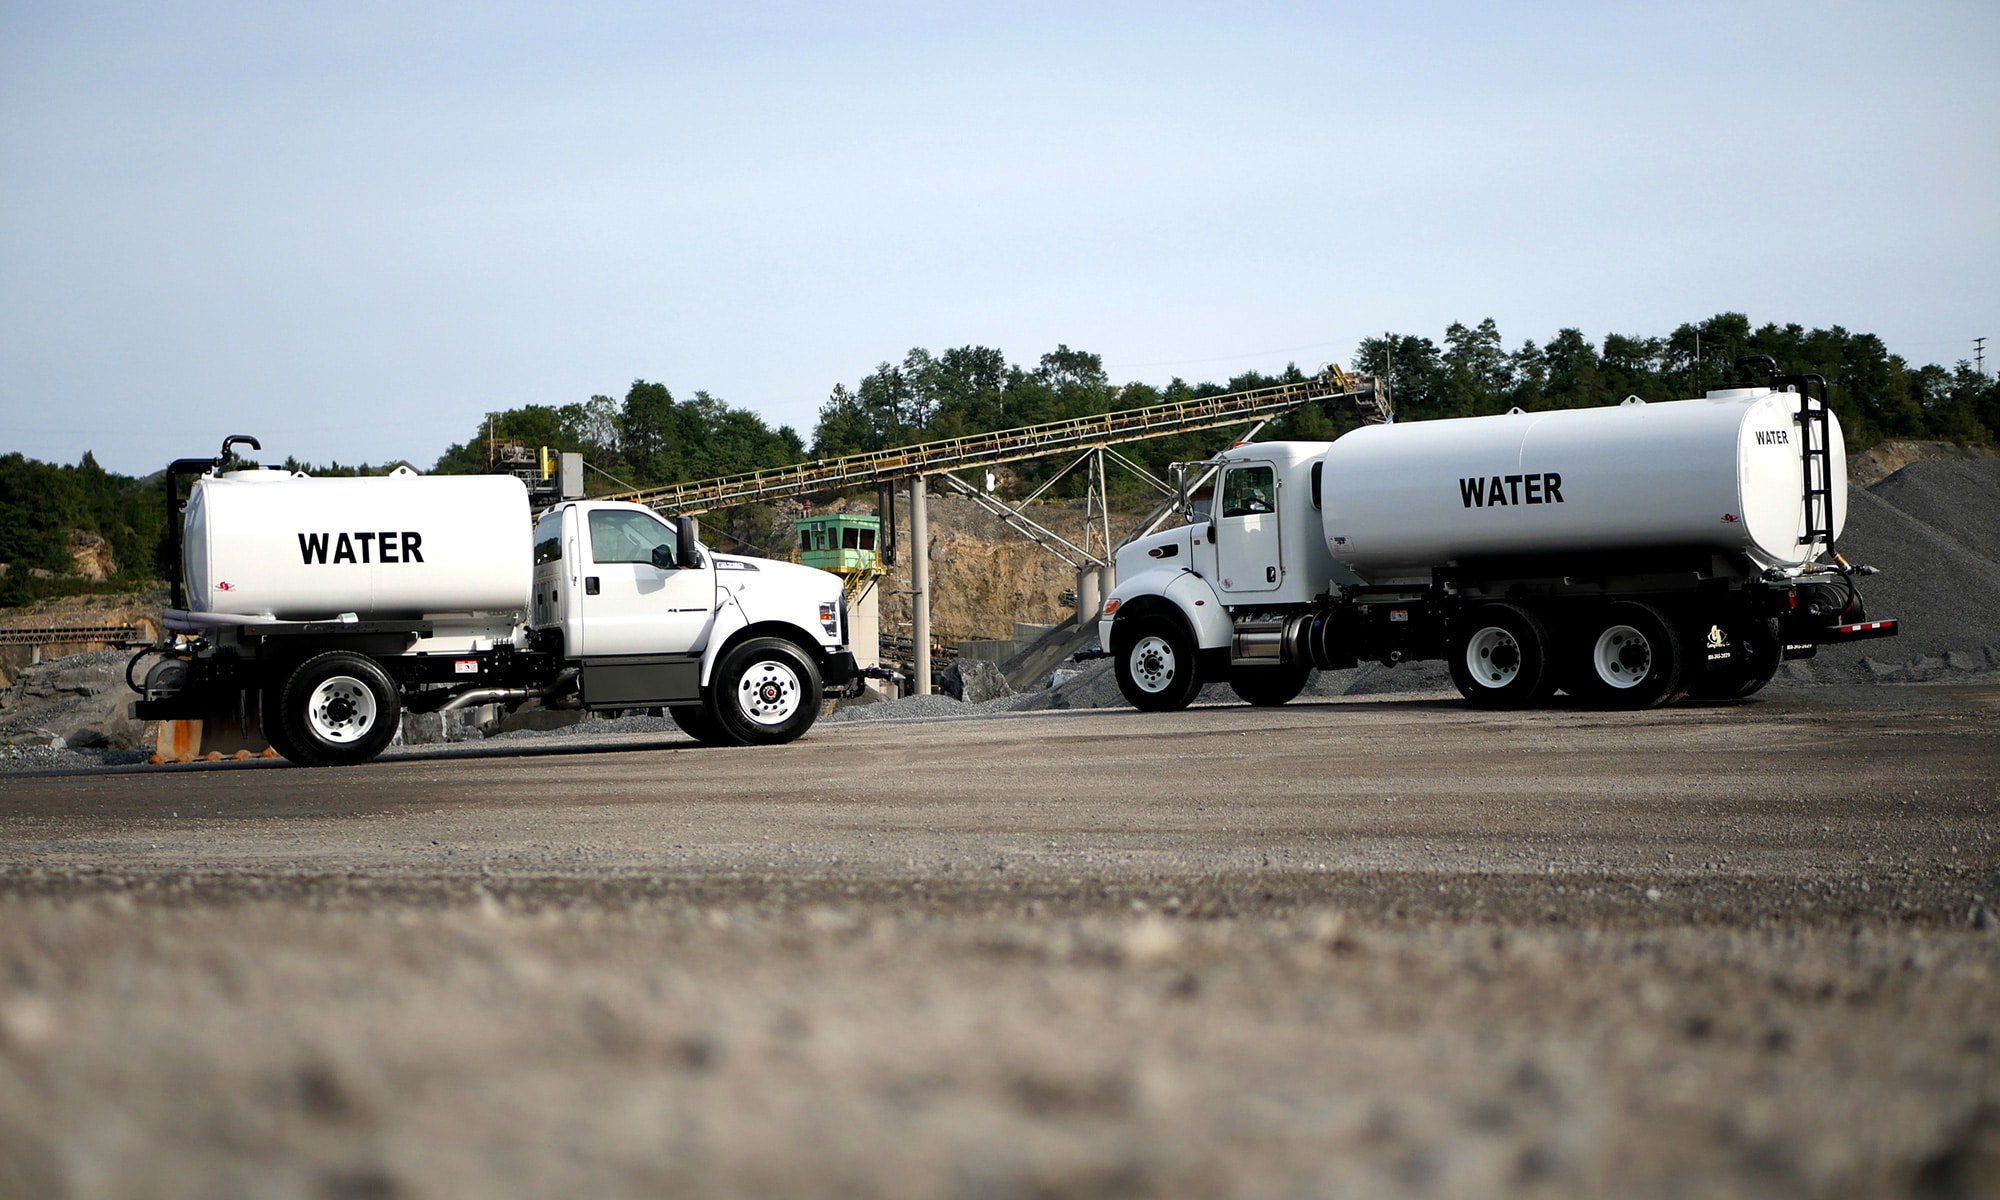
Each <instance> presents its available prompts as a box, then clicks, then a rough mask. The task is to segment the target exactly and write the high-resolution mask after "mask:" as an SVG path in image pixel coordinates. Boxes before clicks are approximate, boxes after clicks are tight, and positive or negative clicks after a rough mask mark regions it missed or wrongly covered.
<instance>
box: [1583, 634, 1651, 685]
mask: <svg viewBox="0 0 2000 1200" xmlns="http://www.w3.org/2000/svg"><path fill="white" fill-rule="evenodd" d="M1590 662H1591V665H1592V666H1593V667H1595V668H1596V669H1597V678H1598V679H1599V680H1600V681H1601V682H1603V684H1604V685H1605V686H1606V687H1614V688H1620V689H1623V688H1631V687H1638V686H1639V684H1640V683H1642V682H1643V681H1644V680H1645V678H1646V676H1647V675H1649V674H1651V673H1652V670H1653V643H1652V642H1650V641H1648V640H1647V638H1646V635H1645V634H1643V633H1641V632H1639V631H1638V630H1637V629H1634V628H1632V627H1631V626H1630V625H1613V626H1611V627H1610V628H1609V629H1606V630H1605V631H1604V632H1603V633H1600V634H1598V635H1597V644H1596V645H1595V646H1593V647H1591V651H1590Z"/></svg>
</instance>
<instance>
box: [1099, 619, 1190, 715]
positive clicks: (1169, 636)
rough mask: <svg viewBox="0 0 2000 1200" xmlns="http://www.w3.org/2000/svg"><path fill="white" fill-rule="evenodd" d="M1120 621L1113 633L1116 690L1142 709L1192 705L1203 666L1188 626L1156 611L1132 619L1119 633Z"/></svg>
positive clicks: (1114, 626)
mask: <svg viewBox="0 0 2000 1200" xmlns="http://www.w3.org/2000/svg"><path fill="white" fill-rule="evenodd" d="M1127 619H1130V618H1127ZM1124 623H1125V622H1124V621H1123V620H1121V621H1119V622H1118V624H1117V625H1113V626H1112V633H1113V643H1114V645H1115V646H1116V647H1117V648H1116V649H1115V650H1114V651H1113V657H1114V659H1115V660H1116V663H1117V666H1116V670H1117V673H1118V690H1119V692H1120V693H1122V694H1123V695H1124V697H1125V701H1126V703H1128V704H1130V705H1131V706H1132V707H1133V708H1136V709H1138V710H1139V711H1141V712H1175V711H1177V710H1179V709H1183V708H1186V707H1187V706H1188V705H1190V704H1193V703H1194V698H1195V696H1197V695H1198V694H1200V692H1201V668H1200V666H1199V665H1198V664H1197V663H1196V662H1195V644H1194V636H1193V635H1192V634H1190V633H1189V632H1188V631H1187V627H1186V626H1184V625H1182V624H1181V623H1180V622H1179V621H1178V620H1175V619H1174V618H1173V617H1169V616H1166V615H1164V614H1156V615H1153V616H1145V617H1140V618H1138V619H1137V620H1136V621H1133V622H1132V628H1131V630H1130V631H1129V632H1128V633H1126V634H1124V635H1123V636H1120V635H1119V632H1118V629H1119V626H1120V625H1123V624H1124Z"/></svg>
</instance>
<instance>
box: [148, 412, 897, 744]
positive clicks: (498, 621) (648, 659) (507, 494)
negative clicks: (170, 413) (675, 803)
mask: <svg viewBox="0 0 2000 1200" xmlns="http://www.w3.org/2000/svg"><path fill="white" fill-rule="evenodd" d="M239 445H247V446H248V447H250V448H251V449H253V450H254V449H260V448H261V447H259V445H258V443H257V441H256V440H255V439H254V438H248V437H240V436H239V437H232V438H230V439H228V440H226V441H225V442H224V443H223V446H222V453H221V454H220V455H219V456H218V457H216V458H214V459H182V460H179V461H177V462H175V463H174V464H173V465H172V466H171V467H170V468H169V469H168V473H167V487H168V494H169V496H171V497H173V500H174V504H175V506H176V509H177V511H176V512H175V514H174V517H173V519H170V521H169V523H168V524H169V539H170V547H169V549H170V551H171V555H170V557H171V560H172V567H171V568H170V569H171V572H172V576H171V579H170V581H169V582H170V584H171V596H172V599H171V605H172V606H171V607H170V608H169V609H168V610H167V611H166V613H165V615H164V621H163V625H164V628H165V633H164V635H163V637H162V639H161V641H160V642H159V643H158V644H156V645H154V646H152V647H149V648H148V649H146V650H143V651H141V652H140V654H139V655H137V656H136V657H135V658H134V659H133V662H132V664H131V667H130V668H129V669H128V670H127V673H126V675H127V681H128V682H129V683H131V685H132V686H133V688H134V690H135V691H137V692H139V694H140V697H141V698H140V699H139V700H138V701H136V702H135V703H134V704H133V706H132V714H133V716H135V717H137V718H140V719H144V720H181V719H188V720H222V721H228V722H233V723H234V727H236V728H238V729H241V730H243V731H245V732H246V733H252V732H253V731H254V732H257V733H261V735H262V737H263V739H264V740H266V741H268V743H269V745H270V746H271V747H272V748H273V749H275V750H276V751H277V752H278V753H279V754H282V755H283V756H284V757H285V758H287V759H290V760H291V761H292V762H294V763H299V764H302V765H307V766H335V765H343V764H350V763H359V762H365V761H367V760H368V759H371V758H373V757H375V756H376V755H377V754H380V753H381V752H382V750H383V748H384V747H386V746H388V745H389V743H390V741H391V740H392V739H393V738H394V737H395V735H396V732H397V729H398V727H399V723H400V719H401V715H402V714H403V713H404V712H414V713H431V712H440V711H446V710H451V709H457V708H464V707H468V706H471V705H484V704H500V705H504V706H506V707H507V708H509V709H513V708H518V707H519V706H521V705H523V704H526V703H528V702H530V701H536V702H539V703H540V704H542V705H543V706H545V707H548V708H558V709H560V708H572V709H578V708H580V709H592V710H600V711H602V710H618V709H632V708H662V707H663V708H665V709H666V710H667V711H668V713H669V714H671V715H672V717H673V719H674V721H675V722H676V723H677V724H678V725H679V726H680V728H681V729H683V730H684V731H686V732H687V733H689V734H690V735H692V736H693V737H694V738H695V739H696V740H697V741H700V742H703V743H708V744H712V745H732V744H733V745H754V744H772V743H780V742H789V741H791V740H793V739H795V738H797V737H799V736H800V735H802V734H804V733H805V732H806V730H808V729H809V728H811V727H812V724H813V722H814V721H815V720H816V719H817V718H818V716H819V713H820V708H821V706H822V702H823V699H824V697H825V696H827V695H828V694H829V690H830V689H849V688H852V687H858V685H859V683H860V678H859V673H858V672H857V671H856V669H855V662H854V656H853V654H852V653H850V652H849V650H848V647H847V644H846V637H847V612H846V604H845V599H844V594H843V591H842V587H841V581H840V579H839V577H838V576H835V575H832V574H829V573H827V572H825V571H818V570H814V569H812V568H809V567H803V566H799V565H797V564H795V563H787V562H776V561H772V560H768V559H760V558H750V557H743V556H737V555H725V554H718V553H716V552H715V551H713V550H712V549H710V548H709V547H707V546H704V545H703V544H702V543H701V541H700V535H699V530H698V528H697V526H696V523H695V521H694V520H693V519H692V518H690V517H680V518H677V519H675V520H674V521H672V522H669V521H667V520H665V519H663V518H662V517H661V516H660V515H659V514H658V513H656V512H654V511H653V510H651V509H649V508H645V507H643V506H641V505H637V504H629V503H620V502H614V501H588V500H570V501H566V502H560V503H556V504H554V505H552V506H551V507H549V508H547V509H546V510H545V511H543V512H542V513H540V514H539V516H536V515H534V514H532V512H531V509H530V505H529V493H528V490H527V487H526V486H525V485H524V484H523V482H522V481H521V480H520V479H519V478H516V477H514V476H511V475H469V476H445V475H420V474H418V473H417V472H414V471H412V470H410V469H409V468H407V467H401V468H398V469H397V470H396V471H394V472H392V473H391V474H389V475H386V476H377V477H369V478H358V479H355V478H344V479H343V478H325V479H314V478H310V477H308V476H306V475H304V474H301V473H297V472H291V471H283V470H273V469H263V468H259V467H257V466H256V465H255V464H248V463H244V462H241V461H240V460H238V459H237V457H236V454H235V450H236V447H238V446H239ZM183 483H188V484H189V485H190V486H188V487H187V489H186V499H185V500H184V501H183V500H182V499H181V492H182V485H183ZM141 665H145V668H146V669H145V670H144V672H143V677H142V676H141V674H140V671H139V668H140V667H141Z"/></svg>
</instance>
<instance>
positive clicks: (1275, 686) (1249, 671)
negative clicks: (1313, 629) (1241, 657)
mask: <svg viewBox="0 0 2000 1200" xmlns="http://www.w3.org/2000/svg"><path fill="white" fill-rule="evenodd" d="M1310 674H1312V668H1311V667H1304V666H1281V667H1237V668H1234V669H1233V670H1231V671H1230V672H1229V690H1230V691H1232V692H1235V693H1236V697H1237V699H1239V700H1241V701H1243V703H1245V704H1254V705H1256V706H1257V707H1258V708H1276V707H1278V706H1279V705H1281V704H1290V703H1291V702H1292V701H1293V700H1294V699H1295V698H1297V696H1298V694H1299V693H1300V692H1303V691H1305V690H1306V677H1307V676H1308V675H1310Z"/></svg>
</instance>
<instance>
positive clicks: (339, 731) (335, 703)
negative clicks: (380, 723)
mask: <svg viewBox="0 0 2000 1200" xmlns="http://www.w3.org/2000/svg"><path fill="white" fill-rule="evenodd" d="M375 712H376V708H375V692H374V690H373V689H371V688H370V687H369V686H368V685H367V684H365V683H363V682H362V681H361V680H359V679H356V678H355V677H354V676H352V675H335V676H334V677H333V678H331V679H328V680H326V681H325V682H323V683H321V684H320V685H319V686H318V687H316V688H314V689H313V693H312V698H311V699H310V700H308V701H307V702H306V725H307V726H308V727H309V728H310V729H311V730H312V733H313V736H314V737H316V738H318V739H320V740H321V741H323V742H334V743H338V744H342V745H344V744H346V743H348V742H354V741H359V740H360V739H361V738H363V737H366V736H367V735H368V731H369V730H371V729H373V728H375Z"/></svg>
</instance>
